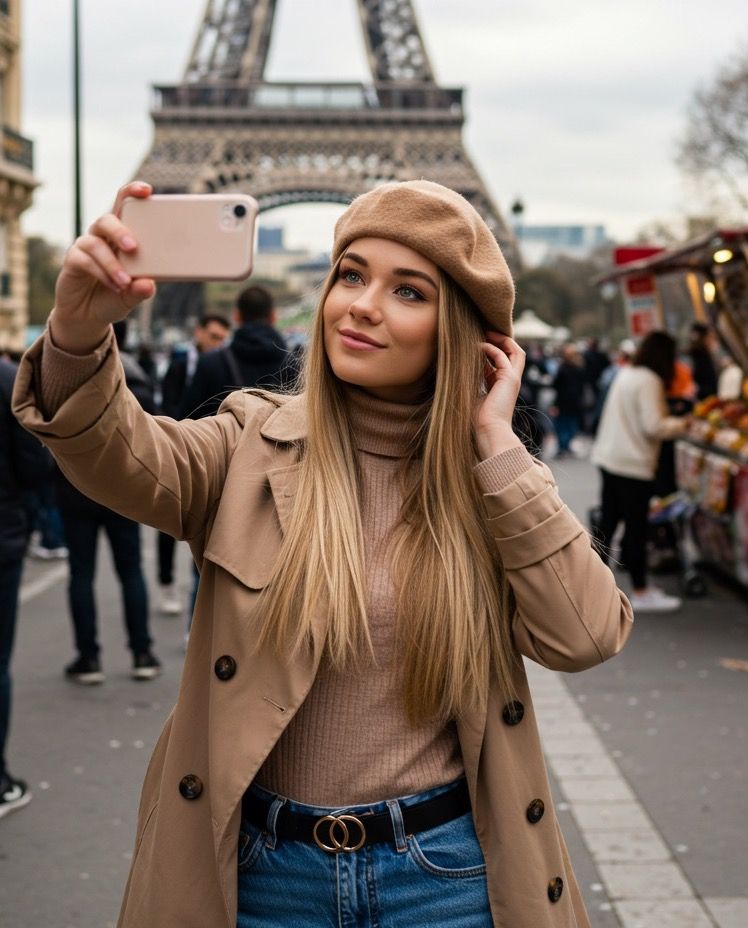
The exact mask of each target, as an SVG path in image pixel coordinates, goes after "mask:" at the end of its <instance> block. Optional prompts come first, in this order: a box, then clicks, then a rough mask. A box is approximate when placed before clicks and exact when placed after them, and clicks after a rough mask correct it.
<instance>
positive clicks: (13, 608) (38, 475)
mask: <svg viewBox="0 0 748 928" xmlns="http://www.w3.org/2000/svg"><path fill="white" fill-rule="evenodd" d="M16 370H17V368H16V365H15V364H12V363H11V362H10V361H7V360H6V359H4V358H0V818H3V816H5V815H7V814H8V813H9V812H12V811H13V810H14V809H20V808H21V807H22V806H25V805H26V804H27V803H28V802H29V801H30V799H31V793H30V792H29V788H28V786H27V784H26V783H25V782H24V781H23V780H19V779H18V778H17V777H14V776H13V775H12V774H11V773H10V771H9V770H8V762H7V756H6V749H7V743H8V732H9V728H10V709H11V676H10V661H11V654H12V651H13V642H14V639H15V631H16V619H17V615H18V595H19V590H20V586H21V574H22V572H23V556H24V554H25V552H26V545H27V543H28V539H29V532H30V524H29V519H28V511H27V508H26V504H25V502H24V493H25V492H26V491H28V490H30V489H33V488H34V487H35V486H37V485H38V484H39V483H42V482H43V481H45V480H47V479H48V478H49V475H50V474H51V472H52V456H51V455H50V453H49V452H48V451H47V450H46V448H45V447H44V446H43V445H41V444H40V443H39V441H38V440H37V439H36V438H35V437H34V436H33V435H30V434H29V433H28V432H26V431H24V429H22V428H21V426H20V425H19V423H18V422H17V420H16V419H15V417H14V416H13V414H12V412H11V395H12V392H13V382H14V380H15V376H16Z"/></svg>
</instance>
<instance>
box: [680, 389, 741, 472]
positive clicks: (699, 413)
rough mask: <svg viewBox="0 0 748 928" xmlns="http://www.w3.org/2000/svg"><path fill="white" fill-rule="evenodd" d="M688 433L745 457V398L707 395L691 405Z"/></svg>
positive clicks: (693, 437)
mask: <svg viewBox="0 0 748 928" xmlns="http://www.w3.org/2000/svg"><path fill="white" fill-rule="evenodd" d="M688 436H689V438H692V439H694V441H698V442H702V443H703V444H707V445H712V446H713V447H714V448H718V449H720V450H721V451H731V452H733V453H735V454H737V455H738V457H741V458H744V459H745V460H748V400H745V399H740V400H721V399H719V398H718V397H716V396H709V397H707V398H706V399H705V400H702V401H701V402H699V403H697V404H696V405H695V406H694V409H693V414H692V418H691V420H690V422H689V425H688Z"/></svg>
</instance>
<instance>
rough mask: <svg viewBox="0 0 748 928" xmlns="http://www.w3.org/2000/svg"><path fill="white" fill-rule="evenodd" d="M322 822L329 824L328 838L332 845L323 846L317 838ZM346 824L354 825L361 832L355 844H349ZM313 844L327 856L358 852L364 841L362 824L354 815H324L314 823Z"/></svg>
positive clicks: (349, 838)
mask: <svg viewBox="0 0 748 928" xmlns="http://www.w3.org/2000/svg"><path fill="white" fill-rule="evenodd" d="M324 822H329V823H330V824H329V826H328V836H329V840H330V841H332V844H331V845H330V844H325V843H324V842H323V841H322V839H321V838H320V836H319V828H320V826H321V825H322V824H323V823H324ZM348 823H351V824H353V825H355V826H356V827H357V828H358V829H359V831H360V832H361V837H360V838H359V840H358V843H357V844H351V843H350V841H351V832H350V829H349V828H348ZM312 835H313V837H314V842H315V844H316V845H317V847H319V848H321V849H322V850H323V851H327V853H328V854H339V853H340V852H341V851H358V850H359V849H360V848H362V847H363V846H364V842H365V841H366V829H365V828H364V823H363V822H362V821H361V819H360V818H358V817H357V816H355V815H324V816H323V817H322V818H318V819H317V821H316V822H315V823H314V830H313V831H312Z"/></svg>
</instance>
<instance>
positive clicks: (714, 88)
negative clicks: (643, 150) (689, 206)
mask: <svg viewBox="0 0 748 928" xmlns="http://www.w3.org/2000/svg"><path fill="white" fill-rule="evenodd" d="M677 162H678V164H679V166H680V167H681V168H682V170H683V171H684V173H685V174H686V175H687V176H688V177H689V178H691V179H693V180H695V181H697V182H701V183H702V184H703V185H708V186H709V187H710V188H717V189H713V190H712V191H711V192H712V193H717V197H715V199H718V191H719V190H723V191H726V192H727V193H728V195H729V196H730V197H731V199H732V201H733V203H734V204H735V205H738V206H739V207H741V208H742V209H748V46H746V47H745V48H744V49H742V50H741V51H740V52H739V53H738V54H737V55H735V57H734V58H733V59H732V60H731V61H729V62H728V63H727V64H725V65H724V66H723V67H722V68H721V69H720V70H719V71H718V72H717V75H716V78H715V80H714V82H713V83H712V84H710V85H709V86H707V87H700V88H698V89H697V90H696V92H695V93H694V96H693V99H692V100H691V104H690V106H689V110H688V123H687V126H686V131H685V133H684V135H683V137H682V138H681V139H680V140H679V143H678V156H677Z"/></svg>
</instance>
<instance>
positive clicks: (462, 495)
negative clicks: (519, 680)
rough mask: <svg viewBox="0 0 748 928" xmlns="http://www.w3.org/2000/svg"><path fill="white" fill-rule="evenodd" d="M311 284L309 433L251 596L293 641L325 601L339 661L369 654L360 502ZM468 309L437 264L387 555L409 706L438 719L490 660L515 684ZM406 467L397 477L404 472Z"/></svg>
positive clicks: (330, 644) (477, 697) (488, 669)
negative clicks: (284, 520) (487, 494)
mask: <svg viewBox="0 0 748 928" xmlns="http://www.w3.org/2000/svg"><path fill="white" fill-rule="evenodd" d="M336 276H337V266H335V267H333V269H332V271H331V274H330V276H329V277H328V279H327V281H326V283H325V285H324V287H323V291H322V296H321V299H320V302H319V306H318V310H317V314H316V320H315V323H314V328H313V332H312V336H311V339H310V345H309V349H308V351H307V356H306V360H305V366H304V371H303V375H302V387H303V390H304V392H305V394H306V408H307V417H308V438H307V440H306V442H305V443H304V446H303V449H302V464H301V471H300V475H299V487H298V492H297V498H296V503H295V505H294V507H293V515H292V517H291V521H290V524H289V526H288V529H287V531H286V534H285V537H284V540H283V544H282V547H281V551H280V554H279V557H278V566H277V569H276V572H275V573H274V575H273V578H272V581H271V583H270V584H269V586H268V588H267V589H266V591H265V594H264V597H263V602H262V605H261V606H260V608H261V609H262V611H263V614H264V618H263V625H262V630H261V634H260V644H264V643H271V644H273V645H274V646H275V647H276V648H277V649H278V651H279V652H280V653H283V654H286V655H288V654H291V655H293V654H295V653H298V652H299V650H300V649H302V648H304V647H307V646H308V645H309V643H310V640H311V638H312V637H313V634H314V632H313V629H314V617H315V615H319V613H320V610H322V611H324V612H325V613H326V623H325V627H326V635H327V637H326V641H325V647H326V652H327V655H328V658H329V660H330V661H331V663H332V665H333V667H335V668H336V669H343V668H346V667H347V668H353V667H355V665H356V663H357V662H358V661H359V660H361V659H362V658H364V657H365V655H366V654H367V653H371V651H372V645H371V639H370V636H369V629H368V621H367V583H366V565H365V558H364V543H363V531H362V527H361V513H360V504H359V500H360V485H361V479H360V473H359V469H358V464H357V460H358V456H357V454H356V451H355V446H354V439H353V433H352V429H351V424H350V421H349V418H348V415H347V412H346V404H345V396H344V386H343V384H342V383H341V382H340V381H339V380H338V379H337V378H336V377H335V375H334V373H333V371H332V368H331V366H330V363H329V361H328V358H327V354H326V352H325V348H324V339H323V334H324V333H323V314H322V306H323V305H324V302H325V299H326V297H327V294H328V293H329V291H330V289H331V287H332V285H333V283H334V281H335V279H336ZM482 339H483V332H482V328H481V324H480V322H479V320H478V316H477V314H476V312H475V310H474V309H473V307H472V304H471V303H470V302H469V301H468V298H467V297H466V296H465V295H464V293H463V292H462V291H461V290H459V288H458V287H457V286H456V285H455V284H454V283H453V282H452V281H451V279H450V278H449V277H447V276H446V275H445V274H444V273H441V283H440V288H439V310H438V337H437V344H438V347H437V359H436V365H435V376H434V389H433V398H432V400H431V403H430V405H427V406H426V410H427V411H426V413H425V418H424V421H423V425H422V427H421V428H420V429H419V432H418V436H417V440H416V442H415V445H414V447H413V448H412V449H411V452H410V454H409V456H408V458H407V459H406V461H405V466H404V469H403V481H404V483H403V491H404V500H403V505H402V509H401V518H400V520H399V522H398V524H397V526H396V528H395V530H394V533H393V536H392V544H391V554H390V564H391V566H392V570H393V579H394V581H395V588H396V590H397V615H398V622H397V643H398V655H399V658H398V660H399V662H400V664H401V666H402V678H403V681H404V693H403V695H404V700H405V708H406V711H407V714H408V717H409V718H410V719H411V721H413V722H414V723H418V722H423V721H426V720H428V719H441V720H445V721H446V720H448V719H450V718H455V717H457V716H459V715H460V714H461V713H464V712H465V711H467V710H469V709H471V708H478V707H480V706H481V704H483V703H484V701H485V699H486V696H487V693H488V687H489V679H490V676H491V673H492V670H493V671H494V672H495V673H496V674H497V676H498V680H499V684H500V686H501V689H502V691H503V694H504V695H505V696H506V697H507V698H510V697H511V695H512V693H513V685H512V680H513V665H514V663H515V661H516V660H517V658H516V654H515V652H514V650H513V647H512V644H511V640H510V633H509V620H510V613H511V609H512V607H513V604H512V602H511V596H510V591H509V587H508V584H507V583H506V580H505V577H504V573H503V569H502V566H501V562H500V559H499V557H498V555H497V553H496V548H495V544H494V542H493V541H492V539H491V537H490V535H489V533H488V531H487V529H486V518H485V509H484V505H483V500H482V497H481V493H480V490H479V488H478V486H477V483H476V480H475V477H474V474H473V467H474V466H475V464H476V463H477V461H478V454H477V450H476V446H475V439H474V434H473V412H474V407H475V403H476V401H477V398H478V396H479V393H480V391H481V387H482V382H483V363H484V362H483V360H482V357H481V353H480V351H479V350H478V343H479V342H480V341H481V340H482ZM406 474H407V475H409V476H408V481H407V484H406V482H405V478H406Z"/></svg>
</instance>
